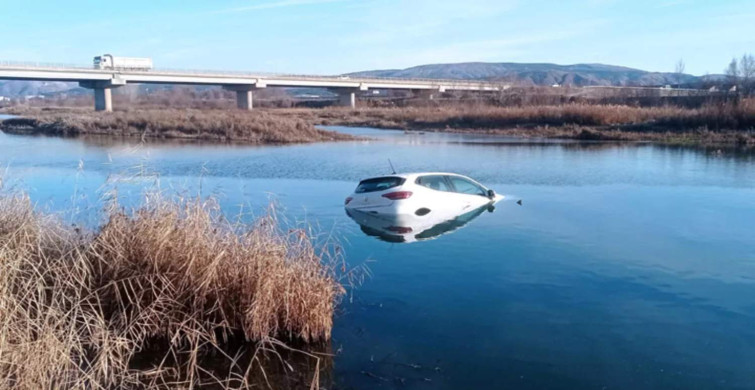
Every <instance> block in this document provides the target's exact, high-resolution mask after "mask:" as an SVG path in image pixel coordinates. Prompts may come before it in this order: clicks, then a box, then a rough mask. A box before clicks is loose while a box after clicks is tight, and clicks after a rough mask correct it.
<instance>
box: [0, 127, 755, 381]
mask: <svg viewBox="0 0 755 390" xmlns="http://www.w3.org/2000/svg"><path fill="white" fill-rule="evenodd" d="M335 129H336V130H339V131H345V132H350V133H354V134H363V135H368V136H370V137H373V139H372V140H369V141H355V142H344V143H326V144H313V145H296V146H275V147H245V146H217V145H216V146H212V145H186V144H184V145H181V144H147V145H140V144H138V143H134V142H123V141H113V140H103V139H84V140H71V139H58V138H45V137H25V136H10V135H2V134H0V165H2V168H3V169H4V173H3V177H4V181H5V186H6V187H15V188H18V189H23V190H25V191H27V192H29V194H30V195H31V196H32V198H33V199H34V200H35V201H36V202H37V204H38V207H39V208H44V209H50V210H67V211H65V212H62V214H63V217H64V218H70V219H72V220H86V221H88V222H89V223H92V224H96V223H97V221H98V219H97V210H99V207H100V206H101V202H100V201H99V199H102V197H103V196H104V193H106V192H107V191H109V190H111V189H113V188H117V189H118V194H119V196H120V197H121V198H122V199H123V200H124V202H125V203H128V202H130V201H131V202H137V201H138V199H139V193H140V192H141V190H142V188H143V187H148V186H153V185H155V183H159V186H160V188H161V189H162V190H163V191H167V192H178V193H186V194H196V193H200V192H201V193H202V194H203V195H210V194H214V195H216V196H217V197H218V199H219V200H220V203H221V205H222V206H223V208H224V210H226V211H227V212H229V213H234V212H238V210H239V206H240V205H245V207H247V208H251V209H252V210H255V209H260V210H261V209H262V208H263V207H264V206H265V205H266V204H267V203H268V202H269V200H270V199H271V198H273V199H275V200H276V201H277V202H278V204H279V205H280V207H281V208H282V210H283V213H284V214H285V215H286V216H287V217H289V218H290V219H292V220H303V221H306V222H308V223H311V224H313V225H315V226H317V229H318V230H319V231H322V232H325V233H327V234H328V235H331V236H333V237H336V238H337V239H339V241H340V242H341V243H342V245H343V247H344V251H345V254H346V259H347V261H348V262H349V263H350V264H352V265H358V264H363V263H365V261H367V262H368V263H367V264H368V266H369V269H370V271H371V277H370V278H368V279H367V280H366V281H365V282H364V284H363V285H362V286H361V287H359V288H358V289H356V290H354V291H353V292H352V295H351V297H350V298H349V299H347V300H345V301H344V302H343V304H342V305H341V307H340V309H339V313H338V316H337V317H336V319H335V329H334V334H333V351H335V352H337V356H336V357H335V359H334V365H333V368H332V373H331V374H330V375H332V378H333V379H332V380H333V383H332V388H341V389H352V388H353V389H357V388H358V389H370V388H375V389H390V388H401V389H405V388H406V389H413V388H417V389H459V388H470V389H471V388H523V389H527V388H549V389H574V388H585V389H587V388H590V389H603V388H606V389H638V388H643V389H652V388H655V389H670V388H676V389H693V388H721V389H729V388H731V389H734V388H737V389H738V388H751V387H752V385H753V383H755V234H754V233H753V228H755V156H754V155H753V154H751V153H747V152H742V151H739V152H737V151H730V150H723V151H720V150H703V149H685V148H672V147H661V146H652V145H637V144H599V143H573V142H545V141H543V142H540V141H537V140H535V141H521V140H517V139H511V138H500V137H487V136H463V135H449V134H431V133H428V134H418V133H413V134H404V133H403V132H398V131H385V130H371V129H346V128H335ZM388 158H390V159H391V160H392V162H393V164H394V165H395V167H396V169H397V170H399V171H404V172H409V171H452V172H458V173H461V174H465V175H468V176H471V177H473V178H475V179H477V180H478V181H480V182H482V183H484V184H485V185H487V186H489V187H491V188H494V189H495V190H496V191H497V192H498V193H500V194H503V195H505V196H506V198H505V199H504V200H503V201H502V202H500V203H498V205H497V206H496V209H495V211H493V212H482V213H481V214H480V215H479V216H477V217H476V218H472V219H471V220H469V221H466V220H465V221H463V222H466V223H465V224H464V223H463V222H462V223H459V224H456V225H457V226H454V229H450V230H449V231H444V229H440V231H438V232H435V233H436V234H433V235H431V238H432V239H427V240H422V241H419V242H413V243H395V242H388V241H390V240H388V241H386V240H384V239H382V240H381V239H379V238H377V237H375V236H373V235H368V234H365V230H364V229H362V228H360V226H359V225H357V224H356V223H355V222H354V221H352V220H351V219H350V218H349V217H348V216H347V215H346V214H345V213H344V210H343V200H344V198H345V197H346V196H347V195H348V194H349V193H350V192H351V191H352V190H353V189H354V187H355V186H356V183H357V181H358V180H359V179H361V178H364V177H368V176H374V175H381V174H387V173H390V168H389V166H388V162H387V159H388ZM518 200H522V204H521V205H518V204H517V203H516V201H518ZM72 205H73V206H74V211H71V208H72V207H71V206H72ZM458 225H463V226H458Z"/></svg>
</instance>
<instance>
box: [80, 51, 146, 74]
mask: <svg viewBox="0 0 755 390" xmlns="http://www.w3.org/2000/svg"><path fill="white" fill-rule="evenodd" d="M94 68H95V69H120V70H143V71H146V70H151V69H152V59H151V58H136V57H115V56H113V55H111V54H104V55H101V56H97V57H94Z"/></svg>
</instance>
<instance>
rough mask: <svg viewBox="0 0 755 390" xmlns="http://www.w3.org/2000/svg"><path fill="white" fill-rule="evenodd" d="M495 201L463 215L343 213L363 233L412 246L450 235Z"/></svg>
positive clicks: (487, 208)
mask: <svg viewBox="0 0 755 390" xmlns="http://www.w3.org/2000/svg"><path fill="white" fill-rule="evenodd" d="M494 203H495V202H494V201H492V202H490V203H489V204H487V205H485V206H482V207H479V208H477V209H474V210H472V211H468V212H466V213H463V214H458V215H453V214H450V215H449V214H445V215H443V214H435V215H433V213H431V214H429V215H425V216H415V215H405V214H404V215H382V214H381V215H375V214H370V213H366V212H363V211H358V210H346V215H348V216H349V217H351V219H353V220H354V221H355V222H356V223H358V224H359V226H360V227H361V229H362V231H363V232H364V233H365V234H366V235H368V236H373V237H377V238H379V239H380V240H382V241H386V242H393V243H411V242H417V241H424V240H431V239H434V238H437V237H440V236H442V235H444V234H446V233H450V232H453V231H455V230H457V229H459V228H461V227H462V226H464V225H466V224H467V223H469V222H470V221H472V220H473V219H475V218H477V217H479V216H480V214H482V213H484V212H485V211H488V212H491V213H492V212H493V211H494V210H495V206H494Z"/></svg>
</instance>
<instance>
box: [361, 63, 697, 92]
mask: <svg viewBox="0 0 755 390" xmlns="http://www.w3.org/2000/svg"><path fill="white" fill-rule="evenodd" d="M349 76H351V77H359V76H363V77H395V78H426V79H459V80H490V81H500V80H505V81H517V82H519V83H523V84H529V85H553V84H560V85H573V86H586V85H606V86H608V85H615V86H658V85H667V84H695V83H699V82H700V81H701V80H700V78H699V77H697V76H692V75H688V74H684V75H681V76H679V75H677V74H675V73H660V72H648V71H644V70H640V69H633V68H627V67H623V66H614V65H603V64H576V65H557V64H525V63H512V62H504V63H484V62H467V63H459V64H436V65H422V66H415V67H412V68H407V69H388V70H370V71H364V72H355V73H351V74H349Z"/></svg>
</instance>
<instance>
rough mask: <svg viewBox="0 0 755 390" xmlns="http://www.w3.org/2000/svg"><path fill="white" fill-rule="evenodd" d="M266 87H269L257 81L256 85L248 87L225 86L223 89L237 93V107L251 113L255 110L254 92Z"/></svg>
mask: <svg viewBox="0 0 755 390" xmlns="http://www.w3.org/2000/svg"><path fill="white" fill-rule="evenodd" d="M266 87H267V85H265V84H264V83H262V82H260V81H257V83H256V84H248V85H224V86H223V89H226V90H228V91H234V92H236V107H238V108H239V109H240V110H245V111H251V110H252V109H253V108H254V95H253V91H254V90H256V89H259V88H266Z"/></svg>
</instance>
